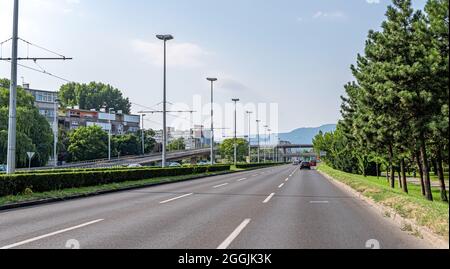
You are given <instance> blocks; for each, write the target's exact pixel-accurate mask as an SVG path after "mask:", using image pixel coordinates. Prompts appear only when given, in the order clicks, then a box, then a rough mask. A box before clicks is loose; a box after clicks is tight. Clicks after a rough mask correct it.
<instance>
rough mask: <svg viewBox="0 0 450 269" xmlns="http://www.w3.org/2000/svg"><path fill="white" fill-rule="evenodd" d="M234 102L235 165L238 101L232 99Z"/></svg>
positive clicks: (235, 161)
mask: <svg viewBox="0 0 450 269" xmlns="http://www.w3.org/2000/svg"><path fill="white" fill-rule="evenodd" d="M232 101H233V102H234V165H237V102H239V101H240V100H239V99H237V98H235V99H232Z"/></svg>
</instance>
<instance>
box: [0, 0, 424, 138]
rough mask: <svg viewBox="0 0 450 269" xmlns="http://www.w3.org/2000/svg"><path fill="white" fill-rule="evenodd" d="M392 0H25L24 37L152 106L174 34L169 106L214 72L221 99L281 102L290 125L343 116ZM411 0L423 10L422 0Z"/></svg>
mask: <svg viewBox="0 0 450 269" xmlns="http://www.w3.org/2000/svg"><path fill="white" fill-rule="evenodd" d="M11 2H12V0H0V39H1V40H4V39H7V38H9V37H10V35H11ZM389 2H390V1H388V0H379V1H377V0H314V1H313V0H264V1H261V0H227V1H225V0H221V1H218V0H215V1H211V0H210V1H207V0H189V1H182V0H164V1H149V0H127V1H123V0H89V1H87V0H21V21H20V36H21V37H22V38H24V39H26V40H29V41H32V42H34V43H36V44H39V45H42V46H44V47H47V48H51V49H53V50H56V51H58V52H61V53H63V54H65V55H67V56H73V57H74V61H72V62H54V63H42V64H41V65H42V66H43V67H44V68H45V69H46V70H47V71H48V72H51V73H54V74H56V75H59V76H62V77H64V78H67V79H69V80H71V81H77V82H89V81H91V80H96V81H102V82H106V83H111V84H112V85H114V86H116V87H118V88H120V89H122V90H123V91H124V94H125V95H126V96H128V97H130V99H131V101H132V102H134V103H137V104H142V105H145V106H149V107H153V106H155V105H156V104H157V103H159V102H161V100H162V90H161V88H162V80H161V78H162V73H161V71H162V70H161V43H160V42H158V41H157V40H156V39H155V37H154V36H155V34H157V33H171V34H173V35H174V36H175V40H174V41H172V42H171V43H170V46H169V55H168V58H169V69H168V71H169V77H168V86H169V93H168V98H169V100H170V101H171V102H172V103H178V102H184V103H187V104H191V103H192V102H193V101H192V99H193V97H192V96H193V95H197V94H198V95H201V96H202V97H203V98H204V99H205V102H206V100H207V99H208V98H209V88H208V87H209V85H208V84H207V82H206V80H205V77H206V76H217V77H219V79H220V81H219V83H218V84H217V91H216V100H217V103H225V102H229V100H230V99H231V98H233V97H239V98H241V100H243V102H245V103H251V102H255V103H278V104H279V115H280V116H279V123H278V125H279V127H278V128H279V130H280V131H290V130H292V129H295V128H298V127H308V126H310V127H315V126H319V125H322V124H328V123H335V122H337V120H338V119H339V118H340V113H339V108H340V98H339V97H340V96H341V95H342V94H343V93H344V91H343V85H344V84H345V83H346V82H348V81H350V80H351V79H352V76H351V73H350V70H349V66H350V65H351V64H353V63H354V62H355V59H356V54H357V53H359V52H362V50H363V46H364V42H365V39H366V36H367V32H368V30H369V29H378V27H379V26H380V24H381V22H382V21H383V19H384V13H385V11H386V6H387V5H388V4H389ZM413 2H414V5H415V6H416V7H417V8H422V7H423V5H424V3H425V0H415V1H413ZM25 49H26V48H25V47H22V53H26V52H25ZM8 51H9V48H7V47H6V48H5V47H4V48H3V53H4V54H7V53H8ZM30 53H32V54H33V53H34V54H35V55H42V53H41V52H39V51H31V52H30ZM29 65H30V66H34V64H33V63H30V64H29ZM19 71H20V73H19V77H22V76H23V77H24V79H25V81H26V82H29V83H31V85H32V87H34V88H43V89H49V90H57V89H58V88H59V86H60V85H61V84H62V83H64V82H62V81H59V80H57V79H54V78H51V77H48V76H45V75H42V74H39V73H35V72H32V71H28V70H24V69H20V70H19ZM0 76H1V77H8V76H9V66H8V64H5V63H0ZM140 109H141V108H140V107H137V106H136V107H135V112H137V111H139V110H140ZM160 121H161V120H160V118H159V117H158V116H154V118H153V121H152V122H150V123H149V124H150V125H152V127H154V128H158V122H160ZM226 127H230V126H226Z"/></svg>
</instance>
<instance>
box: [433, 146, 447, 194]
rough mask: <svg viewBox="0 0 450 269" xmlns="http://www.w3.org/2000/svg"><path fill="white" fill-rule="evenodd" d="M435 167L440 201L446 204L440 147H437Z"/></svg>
mask: <svg viewBox="0 0 450 269" xmlns="http://www.w3.org/2000/svg"><path fill="white" fill-rule="evenodd" d="M436 167H437V173H438V178H439V183H440V187H441V199H442V201H444V202H448V196H447V189H446V188H445V177H444V166H443V165H442V151H441V145H437V149H436Z"/></svg>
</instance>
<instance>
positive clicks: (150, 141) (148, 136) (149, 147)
mask: <svg viewBox="0 0 450 269" xmlns="http://www.w3.org/2000/svg"><path fill="white" fill-rule="evenodd" d="M137 137H138V141H139V145H140V151H139V152H140V153H142V130H139V131H138V132H137ZM144 144H145V154H149V153H152V152H153V151H154V149H155V146H156V140H155V131H154V130H145V132H144Z"/></svg>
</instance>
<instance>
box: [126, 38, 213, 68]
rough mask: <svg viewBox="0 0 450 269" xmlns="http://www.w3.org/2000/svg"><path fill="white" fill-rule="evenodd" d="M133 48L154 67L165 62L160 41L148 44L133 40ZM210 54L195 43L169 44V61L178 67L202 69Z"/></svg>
mask: <svg viewBox="0 0 450 269" xmlns="http://www.w3.org/2000/svg"><path fill="white" fill-rule="evenodd" d="M131 46H132V48H133V49H134V51H136V52H137V53H140V54H141V55H142V58H143V59H145V60H147V61H150V62H151V63H152V64H154V65H158V66H160V65H161V64H162V63H163V60H164V53H163V52H164V51H163V43H162V42H159V41H154V42H148V41H143V40H139V39H137V40H133V41H132V42H131ZM209 54H210V53H209V52H207V51H206V50H204V49H203V48H201V47H200V46H199V45H197V44H193V43H176V41H169V42H168V43H167V61H168V63H169V64H170V65H172V66H177V67H188V68H192V67H201V66H204V65H205V58H206V56H207V55H209Z"/></svg>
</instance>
